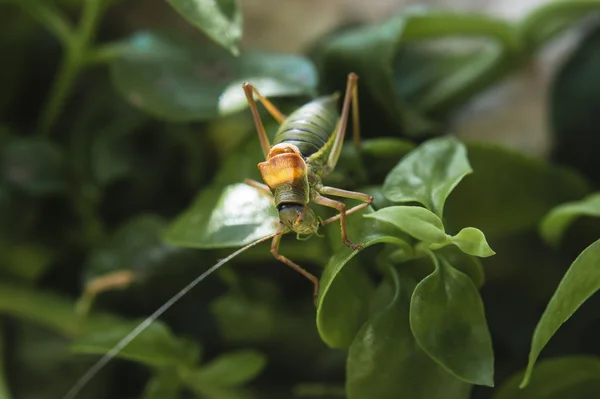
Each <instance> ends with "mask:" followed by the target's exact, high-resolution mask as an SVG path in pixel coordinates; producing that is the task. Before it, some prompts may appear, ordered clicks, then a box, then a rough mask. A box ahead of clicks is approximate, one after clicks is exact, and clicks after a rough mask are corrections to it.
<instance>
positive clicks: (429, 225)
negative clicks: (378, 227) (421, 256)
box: [365, 206, 448, 244]
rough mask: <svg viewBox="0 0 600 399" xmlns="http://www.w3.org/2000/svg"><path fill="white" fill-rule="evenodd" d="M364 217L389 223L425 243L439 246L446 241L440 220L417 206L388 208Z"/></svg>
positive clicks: (446, 237)
mask: <svg viewBox="0 0 600 399" xmlns="http://www.w3.org/2000/svg"><path fill="white" fill-rule="evenodd" d="M365 217H367V218H374V219H377V220H381V221H382V222H387V223H391V224H393V225H394V226H396V227H398V228H399V229H401V230H404V231H405V232H406V233H408V234H410V235H411V236H413V237H415V238H416V239H417V240H421V241H424V242H427V243H438V244H439V243H445V242H446V241H447V240H448V236H447V235H446V233H445V232H444V225H443V224H442V221H441V220H440V218H439V217H437V216H436V215H435V214H434V213H432V212H431V211H429V210H427V209H425V208H421V207H419V206H390V207H387V208H383V209H380V210H378V211H376V212H373V213H371V214H367V215H365Z"/></svg>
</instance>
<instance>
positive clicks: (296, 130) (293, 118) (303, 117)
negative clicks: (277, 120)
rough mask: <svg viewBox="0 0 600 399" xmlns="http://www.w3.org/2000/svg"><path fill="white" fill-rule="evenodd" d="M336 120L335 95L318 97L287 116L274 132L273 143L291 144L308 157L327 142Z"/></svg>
mask: <svg viewBox="0 0 600 399" xmlns="http://www.w3.org/2000/svg"><path fill="white" fill-rule="evenodd" d="M337 120H338V112H337V96H327V97H322V98H318V99H316V100H314V101H311V102H309V103H308V104H306V105H304V106H302V107H301V108H299V109H297V110H296V111H294V112H293V113H292V114H291V115H290V116H288V118H287V119H286V120H285V121H284V122H283V123H282V124H281V126H280V127H279V130H277V133H275V140H274V144H279V143H290V144H293V145H295V146H296V147H298V149H299V150H300V152H301V153H302V155H303V156H305V157H308V156H310V155H312V154H314V153H315V152H317V151H319V150H320V149H321V148H322V147H323V146H324V145H325V143H327V140H329V137H330V136H331V135H332V134H333V131H334V129H335V126H336V124H337Z"/></svg>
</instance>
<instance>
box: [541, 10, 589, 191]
mask: <svg viewBox="0 0 600 399" xmlns="http://www.w3.org/2000/svg"><path fill="white" fill-rule="evenodd" d="M565 16H566V15H565ZM598 68H600V27H596V28H595V29H592V30H590V31H589V33H587V34H586V36H585V37H584V38H583V40H581V41H580V42H579V44H578V45H577V48H576V49H575V50H574V51H572V52H571V53H570V57H569V59H567V61H566V62H565V63H564V64H563V65H562V66H561V67H560V69H559V71H558V72H557V73H556V75H555V77H554V79H553V81H552V83H551V88H550V123H551V127H552V136H553V143H552V155H551V157H552V159H553V160H554V161H557V162H559V163H561V164H566V165H569V166H571V167H573V168H575V169H576V170H577V171H579V172H580V173H582V174H584V175H585V176H586V177H587V178H589V179H590V180H592V181H593V182H594V183H595V184H596V186H597V185H599V184H600V158H599V157H598V148H599V147H600V134H598V129H597V124H598V113H597V110H598V109H600V79H598V73H597V71H598ZM571 199H576V198H571Z"/></svg>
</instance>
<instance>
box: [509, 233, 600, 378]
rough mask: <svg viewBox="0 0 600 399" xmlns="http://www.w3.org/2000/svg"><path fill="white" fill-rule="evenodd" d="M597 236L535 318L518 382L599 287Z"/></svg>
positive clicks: (531, 370) (599, 250)
mask: <svg viewBox="0 0 600 399" xmlns="http://www.w3.org/2000/svg"><path fill="white" fill-rule="evenodd" d="M599 264H600V240H598V241H596V242H594V243H593V244H592V245H590V246H589V247H587V248H586V249H584V250H583V252H582V253H581V254H579V256H578V257H577V259H575V261H574V262H573V263H572V264H571V266H570V267H569V270H567V272H566V273H565V275H564V277H563V279H562V281H561V282H560V284H559V285H558V288H556V291H555V292H554V295H552V298H550V302H549V303H548V306H547V307H546V310H545V311H544V314H542V317H541V319H540V321H539V322H538V324H537V326H536V328H535V331H534V333H533V338H532V340H531V349H530V352H529V362H528V364H527V370H526V372H525V376H524V377H523V381H522V382H521V386H522V387H523V386H526V385H527V383H528V382H529V379H530V378H531V375H532V372H533V371H534V370H533V366H534V364H535V361H536V360H537V358H538V356H539V354H540V352H541V351H542V349H543V348H544V346H546V344H547V343H548V341H550V338H552V336H553V335H554V334H555V333H556V331H557V330H558V329H559V328H560V326H561V325H562V324H563V323H564V322H566V321H567V320H568V319H569V318H570V317H571V315H573V313H575V311H576V310H577V309H578V308H579V307H580V306H581V305H582V304H583V303H584V302H585V301H586V300H587V299H588V298H589V297H590V296H592V295H593V294H594V293H595V292H596V291H598V289H599V288H600V268H598V265H599Z"/></svg>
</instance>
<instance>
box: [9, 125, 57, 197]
mask: <svg viewBox="0 0 600 399" xmlns="http://www.w3.org/2000/svg"><path fill="white" fill-rule="evenodd" d="M0 162H1V164H0V181H4V182H6V183H7V184H9V185H11V186H13V187H16V188H18V189H19V190H22V191H24V192H25V193H27V194H30V195H33V196H43V195H50V194H57V193H62V192H64V191H65V190H66V189H67V187H68V186H67V178H66V173H65V169H64V160H63V154H62V151H61V149H60V148H59V147H58V146H56V145H55V144H54V143H52V142H50V141H46V140H42V139H37V138H28V137H25V138H18V139H15V140H12V141H10V142H9V143H8V144H7V145H6V146H4V148H3V149H2V151H1V152H0Z"/></svg>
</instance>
